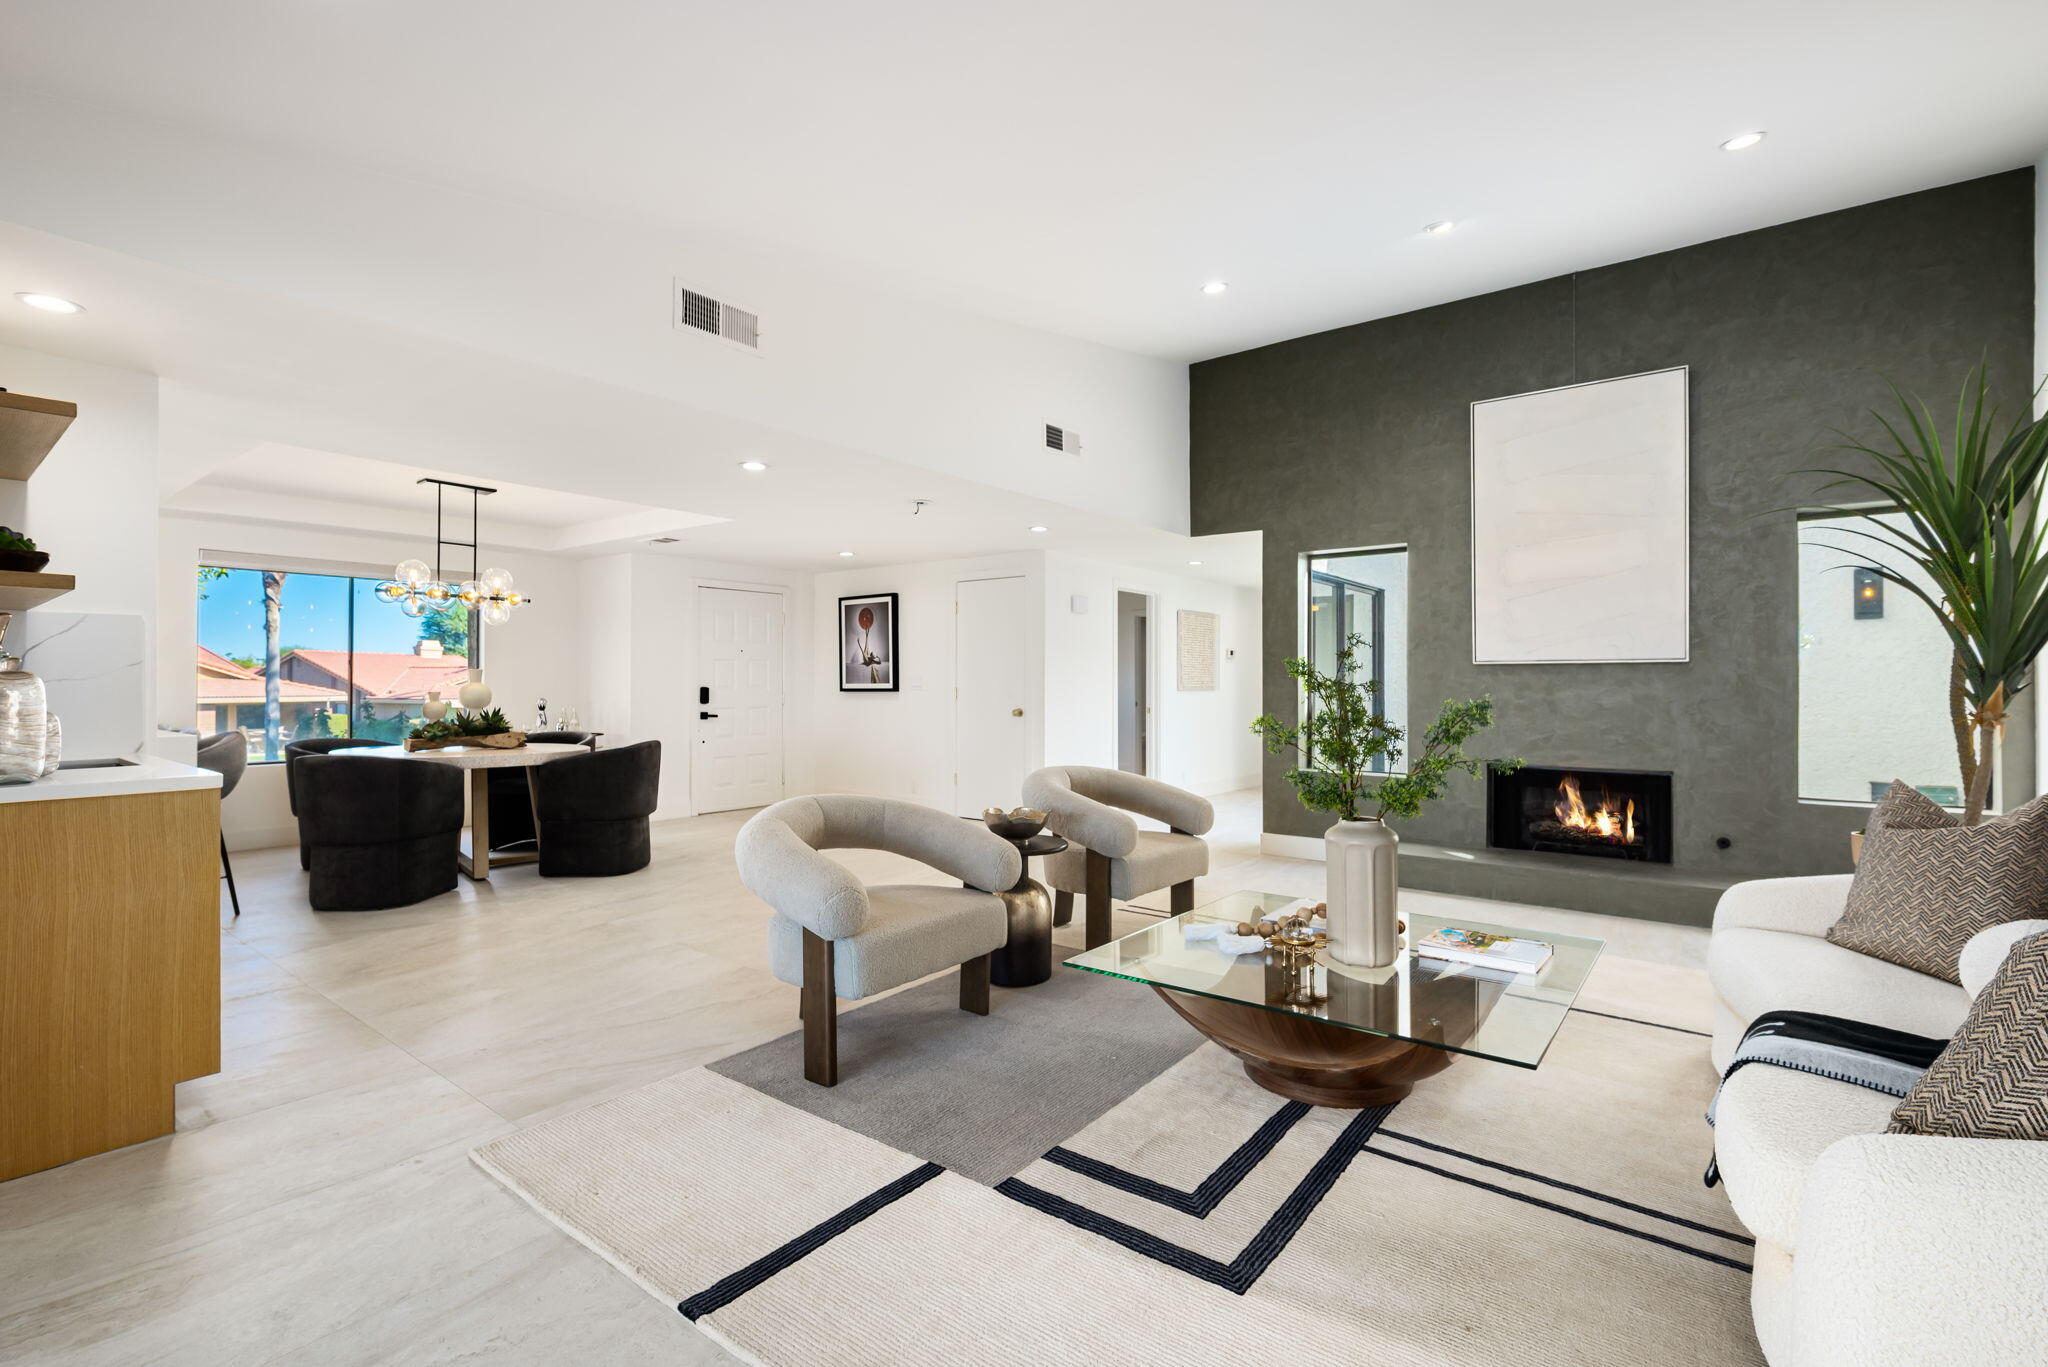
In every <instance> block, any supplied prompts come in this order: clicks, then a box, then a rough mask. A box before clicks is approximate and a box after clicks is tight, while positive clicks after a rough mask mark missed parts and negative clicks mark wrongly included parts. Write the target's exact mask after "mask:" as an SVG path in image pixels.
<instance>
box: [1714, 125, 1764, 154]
mask: <svg viewBox="0 0 2048 1367" xmlns="http://www.w3.org/2000/svg"><path fill="white" fill-rule="evenodd" d="M1763 140H1764V131H1763V130H1762V129H1761V128H1759V129H1757V130H1756V131H1755V132H1753V133H1737V134H1736V135H1735V136H1734V137H1732V138H1730V139H1728V141H1726V142H1724V143H1722V144H1721V150H1722V151H1723V152H1746V151H1748V150H1749V149H1750V148H1752V147H1754V146H1756V145H1757V144H1758V143H1760V142H1762V141H1763Z"/></svg>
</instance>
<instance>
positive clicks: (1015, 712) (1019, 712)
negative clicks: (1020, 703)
mask: <svg viewBox="0 0 2048 1367" xmlns="http://www.w3.org/2000/svg"><path fill="white" fill-rule="evenodd" d="M1010 715H1011V716H1013V717H1021V716H1023V715H1024V709H1023V708H1021V707H1013V708H1011V709H1010Z"/></svg>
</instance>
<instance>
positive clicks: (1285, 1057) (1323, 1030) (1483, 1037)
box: [1066, 892, 1603, 1108]
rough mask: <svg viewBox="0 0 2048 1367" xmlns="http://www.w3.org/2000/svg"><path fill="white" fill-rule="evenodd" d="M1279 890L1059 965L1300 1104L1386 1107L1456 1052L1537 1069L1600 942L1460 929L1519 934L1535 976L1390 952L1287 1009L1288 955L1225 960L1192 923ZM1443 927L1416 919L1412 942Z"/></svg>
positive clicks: (1227, 917)
mask: <svg viewBox="0 0 2048 1367" xmlns="http://www.w3.org/2000/svg"><path fill="white" fill-rule="evenodd" d="M1298 905H1299V902H1298V899H1295V898H1291V897H1287V896H1284V895H1281V894H1277V893H1261V892H1237V893H1232V894H1230V895H1229V896H1227V897H1224V898H1221V899H1220V900H1218V901H1215V902H1212V903H1210V904H1209V905H1207V906H1205V907H1201V908H1199V909H1197V910H1195V911H1192V912H1185V913H1183V914H1181V915H1178V916H1174V917H1172V918H1170V919H1168V920H1165V921H1161V922H1158V923H1157V924H1155V925H1151V926H1147V927H1146V928H1144V929H1143V930H1139V931H1136V932H1134V933H1132V934H1130V935H1126V936H1124V937H1123V938H1122V939H1119V940H1112V941H1111V942H1110V943H1108V944H1106V945H1102V946H1100V947H1099V948H1096V949H1091V950H1088V951H1087V952H1085V953H1082V954H1077V955H1075V956H1074V957H1073V958H1070V959H1068V960H1067V961H1066V966H1067V967H1068V968H1077V969H1081V970H1083V971H1085V972H1090V973H1100V974H1103V975H1104V976H1106V977H1110V978H1118V979H1122V980H1124V981H1126V982H1135V983H1144V984H1147V985H1148V986H1150V987H1151V988H1152V989H1153V990H1154V991H1156V992H1158V994H1159V996H1160V998H1161V999H1162V1000H1163V1001H1165V1003H1166V1004H1167V1005H1168V1006H1170V1007H1172V1008H1173V1010H1174V1011H1175V1012H1176V1013H1177V1014H1179V1016H1180V1017H1181V1018H1182V1019H1183V1020H1185V1021H1187V1023H1188V1024H1190V1025H1192V1026H1194V1027H1195V1029H1197V1030H1199V1031H1201V1032H1202V1033H1203V1034H1204V1035H1206V1036H1208V1037H1209V1038H1210V1039H1211V1040H1214V1041H1215V1042H1216V1043H1217V1044H1220V1045H1222V1046H1223V1047H1224V1048H1225V1049H1227V1050H1229V1051H1230V1052H1231V1053H1232V1054H1235V1055H1236V1056H1237V1057H1238V1059H1239V1060H1240V1061H1241V1062H1242V1063H1243V1064H1244V1071H1245V1075H1246V1076H1247V1077H1249V1078H1250V1079H1251V1080H1252V1081H1254V1082H1256V1083H1258V1084H1259V1086H1261V1087H1264V1088H1265V1089H1266V1090H1267V1091H1269V1092H1273V1093H1275V1094H1276V1095H1279V1096H1284V1097H1286V1098H1288V1099H1289V1100H1291V1101H1304V1102H1307V1103H1308V1104H1310V1105H1312V1106H1337V1107H1346V1108H1358V1107H1364V1106H1384V1105H1387V1104H1389V1103H1391V1102H1395V1101H1399V1100H1400V1099H1401V1098H1402V1097H1404V1096H1406V1095H1408V1093H1409V1091H1410V1090H1411V1089H1412V1088H1413V1087H1414V1085H1415V1084H1416V1083H1417V1082H1419V1081H1421V1080H1422V1079H1423V1078H1426V1077H1429V1076H1431V1075H1433V1074H1435V1073H1440V1072H1442V1071H1443V1070H1444V1069H1445V1068H1448V1067H1449V1066H1450V1064H1451V1061H1452V1059H1454V1058H1455V1057H1456V1056H1457V1055H1459V1054H1470V1055H1474V1056H1477V1057H1480V1058H1488V1059H1493V1060H1494V1061H1496V1062H1500V1063H1509V1064H1513V1065H1515V1066H1517V1067H1521V1068H1534V1067H1536V1066H1537V1064H1539V1063H1541V1062H1542V1060H1543V1055H1544V1053H1545V1051H1546V1050H1548V1049H1549V1047H1550V1041H1551V1039H1552V1038H1553V1037H1554V1036H1555V1035H1556V1034H1557V1030H1558V1027H1559V1026H1561V1025H1563V1024H1564V1020H1565V1016H1566V1015H1567V1013H1568V1012H1569V1011H1570V1010H1571V1007H1572V1004H1573V1002H1575V1001H1576V1000H1577V999H1578V995H1579V990H1580V989H1581V988H1582V987H1583V986H1584V985H1585V981H1586V977H1587V975H1588V974H1589V973H1591V972H1592V969H1593V964H1594V962H1595V961H1596V960H1597V959H1598V958H1599V957H1600V951H1601V949H1602V947H1603V942H1602V941H1599V940H1589V939H1583V938H1580V937H1578V936H1573V935H1557V934H1553V933H1551V932H1548V931H1544V932H1537V931H1531V930H1517V929H1514V928H1512V927H1508V926H1491V925H1489V926H1475V925H1473V924H1472V923H1469V922H1460V923H1459V926H1460V928H1462V929H1465V930H1473V929H1478V930H1485V931H1490V932H1493V933H1494V934H1498V935H1503V936H1508V937H1514V938H1528V937H1532V936H1536V935H1538V934H1539V933H1540V934H1541V936H1542V938H1543V939H1544V940H1546V941H1547V942H1548V943H1549V944H1550V945H1551V946H1552V947H1553V953H1552V955H1551V958H1550V961H1549V962H1548V963H1546V964H1545V965H1544V966H1543V968H1542V969H1541V971H1539V972H1537V973H1534V974H1530V975H1520V974H1508V973H1500V972H1493V971H1488V970H1472V969H1469V968H1464V967H1462V966H1460V967H1456V968H1453V967H1451V966H1448V965H1445V964H1442V963H1438V962H1433V961H1431V960H1429V959H1426V958H1424V957H1422V956H1420V955H1418V954H1416V953H1415V952H1414V951H1413V950H1404V951H1402V953H1401V955H1400V957H1399V958H1398V959H1397V960H1396V961H1395V962H1394V963H1391V964H1386V965H1382V966H1380V967H1378V968H1364V967H1354V966H1351V965H1347V964H1342V963H1330V964H1320V965H1317V966H1316V968H1315V973H1316V975H1317V981H1316V982H1315V983H1314V986H1315V987H1316V988H1319V989H1320V992H1319V993H1315V994H1313V995H1312V996H1311V997H1310V998H1308V999H1303V1000H1293V999H1290V993H1291V990H1292V989H1293V987H1294V986H1295V975H1294V973H1293V967H1292V959H1293V956H1292V955H1291V954H1289V953H1287V952H1284V947H1283V949H1272V948H1268V949H1262V950H1257V951H1254V952H1252V953H1248V954H1239V955H1236V956H1234V957H1226V956H1224V955H1221V954H1219V953H1218V951H1217V949H1216V948H1215V942H1214V940H1213V939H1208V938H1191V937H1190V936H1189V935H1188V934H1187V933H1186V932H1187V931H1188V929H1190V928H1193V927H1197V926H1211V925H1216V924H1218V923H1220V924H1221V925H1222V926H1223V927H1225V928H1226V929H1235V928H1236V927H1237V926H1238V925H1239V924H1240V923H1243V922H1247V921H1249V922H1252V923H1253V924H1257V923H1258V922H1259V921H1260V920H1261V919H1263V918H1265V917H1267V916H1269V915H1271V914H1272V913H1275V912H1287V911H1289V910H1290V909H1292V908H1295V907H1298ZM1447 924H1448V923H1446V922H1444V921H1441V920H1434V919H1431V918H1428V917H1422V918H1414V919H1412V921H1411V925H1410V930H1411V932H1412V934H1413V936H1414V937H1416V938H1420V937H1422V936H1425V935H1428V934H1429V933H1430V932H1432V931H1436V930H1441V929H1443V928H1444V927H1445V926H1446V925H1447ZM1506 998H1513V1008H1512V1009H1500V1008H1501V1007H1502V1004H1503V1001H1504V999H1506Z"/></svg>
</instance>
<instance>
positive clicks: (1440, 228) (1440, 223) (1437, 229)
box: [1422, 218, 1458, 237]
mask: <svg viewBox="0 0 2048 1367" xmlns="http://www.w3.org/2000/svg"><path fill="white" fill-rule="evenodd" d="M1457 226H1458V221H1457V220H1456V219H1454V218H1440V219H1438V220H1437V221H1436V222H1434V223H1425V224H1423V225H1422V231H1424V232H1426V233H1428V234H1429V235H1430V236H1431V237H1442V236H1443V235H1444V234H1445V233H1447V232H1449V231H1450V230H1451V229H1453V228H1455V227H1457Z"/></svg>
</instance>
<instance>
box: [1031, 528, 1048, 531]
mask: <svg viewBox="0 0 2048 1367" xmlns="http://www.w3.org/2000/svg"><path fill="white" fill-rule="evenodd" d="M1031 530H1032V531H1034V532H1042V531H1044V530H1045V528H1043V527H1033V528H1032V529H1031Z"/></svg>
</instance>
